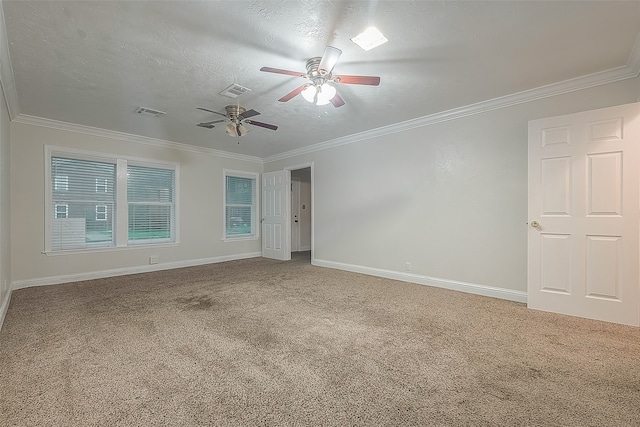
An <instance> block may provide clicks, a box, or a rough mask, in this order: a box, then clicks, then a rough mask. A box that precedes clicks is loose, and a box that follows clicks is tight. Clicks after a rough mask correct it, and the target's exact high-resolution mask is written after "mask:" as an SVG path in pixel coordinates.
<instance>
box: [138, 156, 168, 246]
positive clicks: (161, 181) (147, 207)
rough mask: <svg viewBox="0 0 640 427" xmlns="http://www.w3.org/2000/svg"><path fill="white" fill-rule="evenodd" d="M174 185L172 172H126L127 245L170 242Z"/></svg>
mask: <svg viewBox="0 0 640 427" xmlns="http://www.w3.org/2000/svg"><path fill="white" fill-rule="evenodd" d="M174 182H175V173H174V171H173V170H171V169H160V168H152V167H146V166H135V165H134V166H129V167H128V168H127V199H128V200H127V202H128V205H129V209H128V211H129V214H128V217H129V239H128V240H129V243H146V242H150V241H152V242H161V241H163V242H164V241H171V239H172V236H173V228H174V223H175V219H174V217H175V203H174Z"/></svg>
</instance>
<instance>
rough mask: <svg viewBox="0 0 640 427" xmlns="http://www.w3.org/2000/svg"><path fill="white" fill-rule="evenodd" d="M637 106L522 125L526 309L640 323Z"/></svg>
mask: <svg viewBox="0 0 640 427" xmlns="http://www.w3.org/2000/svg"><path fill="white" fill-rule="evenodd" d="M639 146H640V104H638V103H636V104H627V105H621V106H617V107H610V108H604V109H601V110H595V111H587V112H583V113H577V114H571V115H566V116H560V117H552V118H547V119H540V120H533V121H531V122H529V236H528V242H529V243H528V245H529V248H528V284H527V285H528V306H529V307H530V308H534V309H538V310H545V311H552V312H556V313H563V314H569V315H573V316H580V317H586V318H591V319H597V320H604V321H608V322H615V323H623V324H627V325H635V326H640V281H639V274H638V264H639V262H640V251H639V222H640V203H639V199H640V189H639V175H638V169H639V168H640V156H639V152H640V150H639Z"/></svg>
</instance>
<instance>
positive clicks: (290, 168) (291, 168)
mask: <svg viewBox="0 0 640 427" xmlns="http://www.w3.org/2000/svg"><path fill="white" fill-rule="evenodd" d="M307 168H310V170H311V183H310V187H311V224H309V225H310V227H311V264H313V263H314V261H315V258H314V253H315V243H314V242H315V222H314V218H315V209H316V201H315V190H314V183H315V179H314V167H313V162H307V163H301V164H297V165H293V166H287V167H285V168H284V170H288V171H290V172H291V171H295V170H298V169H307ZM286 193H287V209H288V212H291V191H287V192H286ZM286 233H287V235H286V236H285V239H287V241H288V242H291V221H287V231H286ZM287 246H288V248H289V255H291V244H289V245H287Z"/></svg>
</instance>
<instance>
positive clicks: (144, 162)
mask: <svg viewBox="0 0 640 427" xmlns="http://www.w3.org/2000/svg"><path fill="white" fill-rule="evenodd" d="M44 151H45V155H44V169H45V180H44V181H45V182H44V185H45V210H44V217H45V218H44V224H45V230H44V233H45V235H44V251H43V252H44V254H46V255H48V256H55V255H66V254H74V253H86V252H108V251H114V250H116V251H117V250H124V249H131V248H134V247H135V248H140V247H142V246H153V247H156V246H175V245H179V244H180V164H179V163H176V162H168V161H156V160H150V159H145V158H140V157H130V156H120V155H116V154H110V153H101V152H93V151H85V150H77V149H72V148H67V147H57V146H51V145H45V147H44ZM52 157H67V158H70V159H77V160H89V161H99V162H113V163H115V164H116V182H115V185H116V211H115V212H113V213H112V215H113V219H114V220H115V228H114V230H113V233H114V236H115V237H114V243H115V245H114V246H101V247H91V246H89V247H87V248H86V249H84V248H83V249H71V250H52V249H51V247H52V230H53V226H52V223H53V219H54V218H55V215H54V213H55V212H52V203H53V202H52V200H53V195H52V188H53V187H52V186H53V184H54V183H53V182H52V177H51V158H52ZM129 163H131V164H132V165H137V166H148V167H153V168H164V169H173V170H174V186H175V188H174V204H175V212H174V224H173V236H172V241H171V242H167V241H166V240H163V241H162V242H156V241H147V242H144V243H141V242H138V241H136V242H135V243H131V244H130V243H129V242H128V221H127V214H128V203H127V165H128V164H129ZM53 209H55V208H53ZM67 213H68V210H67Z"/></svg>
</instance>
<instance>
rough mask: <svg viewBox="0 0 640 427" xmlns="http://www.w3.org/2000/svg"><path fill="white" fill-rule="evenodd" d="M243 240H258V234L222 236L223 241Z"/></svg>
mask: <svg viewBox="0 0 640 427" xmlns="http://www.w3.org/2000/svg"><path fill="white" fill-rule="evenodd" d="M243 240H260V236H240V237H224V238H223V239H222V241H223V242H239V241H243Z"/></svg>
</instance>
